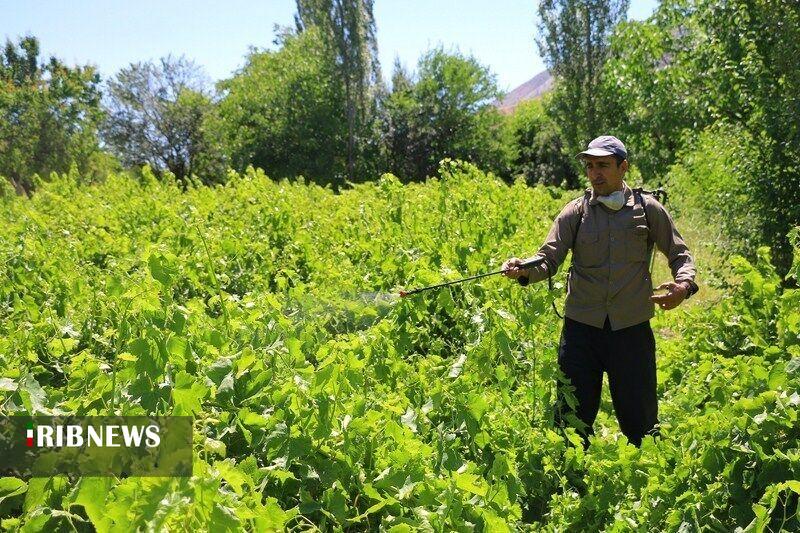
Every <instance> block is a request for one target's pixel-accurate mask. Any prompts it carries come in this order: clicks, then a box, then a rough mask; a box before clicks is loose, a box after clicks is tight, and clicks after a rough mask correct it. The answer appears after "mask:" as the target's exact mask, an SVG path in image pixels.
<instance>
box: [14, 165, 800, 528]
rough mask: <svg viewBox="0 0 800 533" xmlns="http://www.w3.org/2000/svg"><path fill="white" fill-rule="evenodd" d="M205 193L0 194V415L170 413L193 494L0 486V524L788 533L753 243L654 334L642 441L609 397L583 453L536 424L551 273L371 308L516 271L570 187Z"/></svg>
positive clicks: (790, 523) (549, 332)
mask: <svg viewBox="0 0 800 533" xmlns="http://www.w3.org/2000/svg"><path fill="white" fill-rule="evenodd" d="M228 178H229V179H228V180H227V183H226V184H225V185H224V186H223V185H220V186H214V187H206V186H191V185H190V186H189V187H188V189H186V190H185V191H184V190H182V188H181V187H179V186H178V185H177V184H176V183H175V182H172V181H169V180H167V181H158V180H156V179H155V178H154V177H153V176H152V175H151V174H149V173H148V172H147V171H145V172H144V177H143V179H141V180H136V179H133V178H131V177H129V176H128V175H126V174H112V175H110V176H109V177H108V178H107V179H106V180H105V182H103V183H102V184H94V185H86V184H83V183H81V181H82V180H81V177H80V176H79V175H77V174H76V173H70V174H64V175H61V176H59V177H58V178H57V179H54V180H53V181H50V182H47V183H42V184H40V186H39V188H38V189H37V191H36V193H35V194H34V195H33V196H32V198H30V199H28V198H26V197H16V196H15V195H13V194H5V195H0V222H1V223H0V369H1V370H0V413H2V415H4V416H10V415H23V414H63V413H69V414H76V415H81V416H88V415H104V414H120V415H128V416H135V415H191V416H193V417H194V464H193V476H192V477H191V478H156V477H153V478H145V477H142V478H138V477H129V478H122V479H116V478H113V477H84V478H71V477H68V476H54V477H51V478H31V479H18V478H15V477H3V478H0V520H2V522H0V525H2V528H3V529H20V530H22V531H54V530H66V531H76V530H77V531H92V530H97V531H129V530H147V531H162V530H180V531H186V530H191V529H196V530H200V531H202V530H211V531H227V530H253V531H273V530H274V531H284V530H291V531H306V530H315V529H320V530H324V531H378V530H381V531H392V532H401V531H436V532H445V531H492V532H494V531H506V530H541V529H545V530H554V531H556V530H557V531H566V530H576V531H598V530H606V531H630V530H641V531H682V532H688V531H733V530H736V529H737V528H741V529H742V530H746V531H780V530H798V529H800V515H798V496H799V495H800V439H799V437H800V421H798V415H799V414H800V393H799V392H798V388H799V387H800V291H798V290H795V289H784V288H783V287H784V284H782V283H781V281H782V280H781V279H780V278H779V276H778V275H777V274H776V273H775V271H774V270H773V268H772V267H771V266H770V263H769V250H768V249H766V248H762V249H760V250H759V254H758V260H757V261H755V262H753V263H752V264H751V263H750V262H747V261H746V260H744V259H742V258H739V257H737V258H735V259H734V260H733V262H732V264H731V268H732V270H733V272H734V273H735V280H736V281H735V283H733V284H731V285H730V286H725V287H724V288H723V289H720V297H719V298H718V299H715V300H714V301H713V302H709V301H699V302H698V301H696V300H697V298H695V301H692V300H690V302H687V304H685V305H683V306H681V307H679V308H678V309H676V310H674V311H670V312H666V313H665V312H661V311H659V312H658V314H657V316H656V318H655V319H654V321H653V326H654V330H655V332H656V337H657V346H658V351H657V354H658V355H657V360H658V393H659V406H660V415H659V419H660V422H661V434H662V437H661V438H660V439H657V440H653V439H646V440H645V443H644V444H643V445H642V447H641V448H640V449H639V448H636V447H634V446H632V445H629V444H628V443H627V442H626V440H625V438H624V437H623V436H622V435H621V434H620V433H619V431H618V426H617V422H616V419H615V418H614V414H613V409H612V407H611V402H610V400H609V398H608V396H607V389H606V390H605V391H604V397H603V402H602V405H601V413H600V416H599V418H598V421H597V423H596V426H595V427H596V430H597V436H596V437H594V438H592V440H591V445H590V447H589V448H588V450H584V448H583V446H582V443H581V438H580V437H579V436H578V435H577V434H576V433H575V432H574V431H573V430H572V429H567V430H566V431H560V430H557V429H555V428H554V426H553V411H552V405H553V400H554V393H555V390H554V389H555V387H554V382H555V380H556V379H557V378H558V370H557V368H558V367H557V363H556V346H557V342H558V338H559V333H560V329H561V322H560V320H559V319H558V318H557V317H556V316H555V314H554V313H553V311H552V308H551V302H552V301H553V300H554V299H555V301H556V305H557V307H563V299H564V294H563V293H564V289H563V281H564V276H563V272H564V267H562V270H561V271H560V272H559V274H558V275H557V276H556V277H555V278H554V279H553V282H554V290H553V291H552V292H551V291H550V290H548V284H547V283H546V282H545V283H539V284H536V285H535V286H530V287H527V288H523V287H520V286H519V285H518V284H516V283H515V282H512V281H510V280H508V279H505V278H503V277H501V276H494V277H489V278H485V279H482V280H480V281H476V282H470V283H467V284H462V285H456V286H453V287H449V288H446V289H442V290H437V291H430V292H425V293H421V294H417V295H413V296H410V297H407V298H399V297H397V296H396V295H397V293H398V291H399V290H401V289H407V288H414V287H419V286H423V285H429V284H434V283H439V282H441V281H446V280H451V279H457V278H460V277H462V276H466V275H470V274H476V273H480V272H485V271H489V270H496V269H498V268H500V265H501V264H502V262H503V261H504V260H505V259H507V258H508V257H511V256H514V255H517V256H528V255H531V254H533V253H534V252H535V251H536V249H537V248H538V246H539V244H540V243H541V241H542V239H543V237H544V236H545V234H546V233H547V230H548V228H549V225H550V223H551V221H552V220H553V218H554V217H555V215H556V214H557V213H558V212H559V211H560V210H561V208H562V207H563V205H564V204H565V203H566V202H567V201H568V200H570V199H572V198H574V197H575V196H576V195H577V194H578V193H577V192H576V191H561V190H558V189H555V188H545V187H537V188H530V187H527V186H526V185H525V184H524V183H523V182H522V181H521V180H520V181H517V182H516V183H515V184H514V185H511V186H509V185H507V184H505V183H504V182H503V181H501V180H499V179H497V178H495V177H494V176H493V175H491V174H488V175H487V174H484V173H483V172H481V171H479V170H478V169H477V168H475V167H473V166H470V165H468V164H462V163H457V162H453V161H445V162H443V164H442V166H441V169H440V175H439V177H438V178H435V179H431V180H429V181H427V182H426V183H424V184H408V185H402V184H401V183H400V182H399V181H398V180H397V179H396V178H394V177H393V176H391V175H384V176H383V177H382V178H381V179H380V180H378V181H376V182H373V183H365V184H359V185H356V186H354V187H353V188H352V189H350V190H347V191H344V192H342V193H341V194H334V193H333V192H332V191H331V190H330V188H322V187H319V186H317V185H308V184H305V183H304V182H303V181H302V180H299V181H295V182H288V181H281V182H276V181H273V180H271V179H269V178H268V177H267V176H265V175H264V174H263V173H262V172H261V171H252V170H248V171H247V172H245V173H242V174H236V173H233V172H231V173H230V175H229V177H228ZM680 222H681V221H680V220H679V221H678V226H679V227H681V223H680ZM681 229H682V228H681ZM687 240H688V245H689V247H690V248H693V244H694V243H693V242H692V241H691V240H689V239H687ZM793 243H794V248H795V261H794V266H793V268H792V272H791V273H790V276H794V277H795V278H800V233H799V232H798V230H795V231H794V232H793ZM657 262H661V263H663V262H664V258H663V256H659V258H658V259H657ZM698 268H699V270H700V271H701V272H702V271H703V270H704V265H703V264H702V263H701V262H698ZM660 281H665V280H660Z"/></svg>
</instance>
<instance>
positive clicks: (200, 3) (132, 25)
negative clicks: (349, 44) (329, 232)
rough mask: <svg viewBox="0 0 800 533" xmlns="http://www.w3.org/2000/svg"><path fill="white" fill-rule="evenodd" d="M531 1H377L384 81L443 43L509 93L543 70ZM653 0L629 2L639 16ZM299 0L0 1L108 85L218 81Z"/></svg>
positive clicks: (13, 32) (46, 48)
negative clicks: (148, 74)
mask: <svg viewBox="0 0 800 533" xmlns="http://www.w3.org/2000/svg"><path fill="white" fill-rule="evenodd" d="M536 5H537V3H536V1H535V0H524V1H523V0H494V1H487V0H427V1H426V0H375V19H376V24H377V27H378V49H379V55H380V60H381V66H382V68H383V71H384V77H387V78H388V76H389V75H390V74H391V70H392V65H393V63H394V59H395V57H399V58H400V60H401V62H403V63H404V64H405V65H406V66H407V67H409V68H413V67H414V66H415V65H416V62H417V59H418V58H419V56H420V55H421V53H422V52H424V51H425V50H427V49H429V48H431V47H433V46H436V45H439V44H441V45H443V46H445V48H449V49H453V48H455V47H458V49H460V50H461V51H462V52H464V53H470V54H472V55H474V56H475V57H476V58H477V59H478V60H479V61H480V62H481V63H483V64H484V65H487V66H489V67H490V68H491V70H492V71H493V72H494V73H495V74H496V75H497V82H498V86H499V87H500V89H501V90H510V89H513V88H514V87H516V86H517V85H519V84H521V83H523V82H525V81H527V80H528V79H530V78H531V77H533V76H534V75H535V74H536V73H538V72H540V71H541V70H543V69H544V64H543V62H542V60H541V58H539V52H538V49H537V47H536V44H535V42H534V33H535V20H536ZM657 5H658V1H657V0H632V1H631V8H630V11H629V18H634V19H643V18H646V17H647V16H649V15H650V14H651V13H652V12H653V10H654V9H655V8H656V6H657ZM294 11H295V2H294V0H260V1H259V0H227V1H225V2H222V1H210V0H192V1H189V0H127V1H123V0H72V1H67V0H60V1H57V0H0V13H2V18H0V34H2V38H3V42H5V39H6V38H11V39H12V40H16V39H17V37H19V36H21V35H25V34H32V35H34V36H36V37H38V38H39V40H40V42H41V46H42V52H43V53H44V55H46V56H50V55H55V56H57V57H58V58H60V59H62V60H63V61H65V62H67V63H69V64H76V63H77V64H86V63H91V64H94V65H96V66H97V67H98V69H99V70H100V73H101V75H102V76H103V78H107V77H110V76H111V75H113V74H114V73H115V72H116V71H118V70H119V69H120V68H122V67H125V66H127V65H128V64H129V63H131V62H136V61H146V60H150V59H158V58H159V57H162V56H166V55H167V54H170V53H171V54H173V55H182V54H183V55H185V56H186V57H188V58H190V59H193V60H194V61H195V62H197V63H198V64H200V65H202V66H203V68H204V70H205V72H206V74H208V76H209V77H210V78H211V79H213V80H218V79H223V78H226V77H229V76H230V74H231V73H232V72H233V71H234V70H236V69H237V68H238V67H240V66H241V65H242V63H243V58H244V55H245V54H246V53H247V50H248V47H250V46H256V47H258V48H273V45H272V40H273V38H274V36H275V32H274V30H273V28H274V25H275V24H279V25H289V24H292V21H293V15H294Z"/></svg>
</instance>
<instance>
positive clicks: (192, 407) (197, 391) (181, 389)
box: [172, 371, 208, 416]
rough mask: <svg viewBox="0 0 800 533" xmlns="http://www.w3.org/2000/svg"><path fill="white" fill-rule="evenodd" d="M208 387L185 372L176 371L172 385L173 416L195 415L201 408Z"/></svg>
mask: <svg viewBox="0 0 800 533" xmlns="http://www.w3.org/2000/svg"><path fill="white" fill-rule="evenodd" d="M207 392H208V388H207V387H206V386H205V385H203V384H202V383H199V382H198V381H195V379H194V378H193V377H192V376H191V375H189V374H188V373H187V372H184V371H181V372H178V374H177V376H175V384H174V385H173V387H172V403H173V405H174V406H175V408H174V410H173V411H172V414H173V415H174V416H183V415H189V416H191V415H196V414H197V413H199V412H200V411H201V410H202V404H201V402H202V400H203V398H204V397H205V395H206V393H207Z"/></svg>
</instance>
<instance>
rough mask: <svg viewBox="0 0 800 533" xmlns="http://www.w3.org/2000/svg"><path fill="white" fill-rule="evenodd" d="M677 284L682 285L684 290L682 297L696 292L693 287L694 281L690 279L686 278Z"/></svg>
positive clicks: (687, 296) (685, 297)
mask: <svg viewBox="0 0 800 533" xmlns="http://www.w3.org/2000/svg"><path fill="white" fill-rule="evenodd" d="M678 285H680V286H681V287H683V288H684V289H685V290H686V296H684V299H687V298H689V297H690V296H691V295H692V294H694V293H695V292H697V290H696V289H695V287H696V285H695V284H694V283H692V282H691V281H688V280H684V281H679V282H678Z"/></svg>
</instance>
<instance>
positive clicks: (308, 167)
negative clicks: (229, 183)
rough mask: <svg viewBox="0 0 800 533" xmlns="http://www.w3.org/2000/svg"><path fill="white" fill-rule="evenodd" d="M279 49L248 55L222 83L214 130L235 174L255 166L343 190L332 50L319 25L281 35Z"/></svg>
mask: <svg viewBox="0 0 800 533" xmlns="http://www.w3.org/2000/svg"><path fill="white" fill-rule="evenodd" d="M278 44H279V46H280V48H279V49H278V50H277V51H274V52H273V51H267V52H259V51H254V52H252V53H251V54H250V55H249V56H248V57H247V61H246V64H245V66H244V67H243V68H242V69H241V70H240V71H239V72H238V73H237V74H236V75H235V76H234V77H233V78H231V79H229V80H225V81H223V82H220V84H219V89H220V90H221V91H222V93H223V97H222V99H221V100H220V102H219V108H218V111H217V112H216V113H215V115H214V120H213V126H212V127H213V129H214V130H216V131H218V132H219V135H220V138H221V139H222V142H223V145H224V146H225V151H226V153H228V154H229V156H230V161H231V165H232V166H233V167H234V168H236V169H243V168H244V167H246V166H247V165H250V164H252V165H254V166H257V167H261V168H263V169H264V170H265V171H266V172H267V173H268V174H269V175H270V176H273V177H275V178H294V177H296V176H298V175H301V174H302V175H304V176H305V177H306V178H308V179H309V180H311V181H314V182H317V183H320V184H328V183H330V184H333V185H334V186H336V187H338V186H341V185H344V179H345V175H346V174H345V173H346V169H347V162H346V159H344V158H343V157H342V155H341V154H345V153H346V147H347V122H346V120H345V116H344V109H343V108H342V106H341V102H342V96H343V88H342V86H341V85H340V84H339V83H338V82H337V80H336V77H335V76H334V75H333V64H332V62H331V61H330V56H329V50H328V49H327V47H326V46H325V45H324V42H323V40H322V37H321V35H320V31H319V30H318V29H316V28H312V29H309V30H307V31H305V32H303V33H301V34H299V35H298V34H293V33H292V32H284V33H282V34H281V35H280V36H279V37H278Z"/></svg>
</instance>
